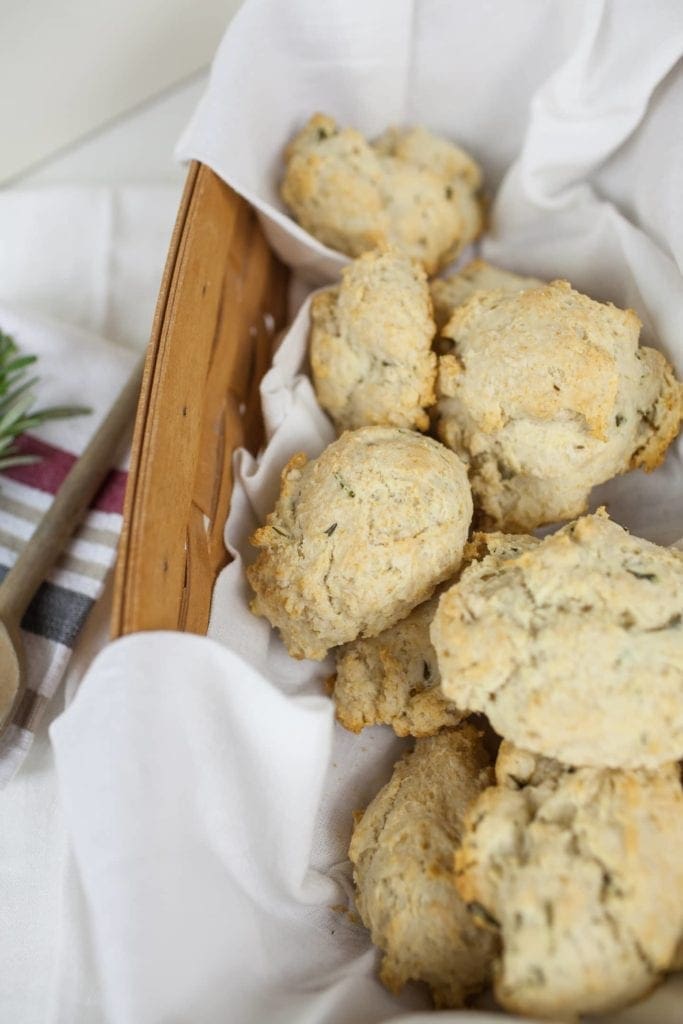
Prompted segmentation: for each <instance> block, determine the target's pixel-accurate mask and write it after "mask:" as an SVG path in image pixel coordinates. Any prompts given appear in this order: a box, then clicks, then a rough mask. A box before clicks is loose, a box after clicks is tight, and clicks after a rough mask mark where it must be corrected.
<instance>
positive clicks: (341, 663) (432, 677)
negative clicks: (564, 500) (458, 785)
mask: <svg viewBox="0 0 683 1024" xmlns="http://www.w3.org/2000/svg"><path fill="white" fill-rule="evenodd" d="M537 544H540V541H539V540H537V539H536V538H535V537H524V536H522V535H520V534H514V535H506V534H502V533H480V534H477V535H476V536H475V537H474V538H473V540H472V542H471V543H468V544H467V545H466V547H465V552H464V555H463V565H466V564H468V563H469V562H470V561H473V560H475V559H478V560H482V559H486V560H487V562H486V564H487V566H489V567H494V566H497V565H499V564H500V563H502V562H503V561H506V560H508V559H511V558H516V557H517V556H518V555H520V554H521V553H522V552H523V551H528V550H530V549H531V548H532V547H534V546H536V545H537ZM452 582H453V581H450V582H449V583H446V584H444V586H446V587H448V586H450V584H451V583H452ZM437 604H438V598H437V597H433V598H431V599H430V600H429V601H425V602H424V604H421V605H419V606H418V607H417V608H415V609H414V610H413V611H412V612H411V613H410V615H408V617H407V618H405V619H402V620H401V621H400V622H397V623H396V625H395V626H391V627H390V629H385V630H384V631H383V632H382V633H380V634H379V635H378V636H376V637H373V638H371V639H368V640H356V641H354V642H353V643H350V644H345V645H344V646H343V647H340V648H339V649H338V651H337V676H336V679H335V684H334V702H335V705H336V710H337V718H338V719H339V721H340V722H341V724H342V725H343V726H344V727H345V728H347V729H350V730H351V731H352V732H360V731H361V729H364V728H365V727H366V726H369V725H390V726H391V727H392V729H393V730H394V732H395V733H396V734H397V735H398V736H433V735H434V734H435V733H437V732H439V730H440V729H443V728H444V727H445V726H455V725H457V724H458V722H460V721H461V720H462V718H464V717H465V714H467V712H462V711H460V710H459V709H458V708H457V707H456V705H455V704H453V703H452V702H451V701H448V700H446V699H445V697H444V696H443V694H442V692H441V685H440V684H441V676H440V674H439V666H438V662H437V657H436V651H435V650H434V648H433V646H432V643H431V640H430V638H429V627H430V625H431V621H432V619H433V617H434V613H435V611H436V607H437Z"/></svg>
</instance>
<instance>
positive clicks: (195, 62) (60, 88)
mask: <svg viewBox="0 0 683 1024" xmlns="http://www.w3.org/2000/svg"><path fill="white" fill-rule="evenodd" d="M240 2H241V0H0V137H1V138H2V145H1V146H0V182H2V181H6V180H7V179H9V178H11V177H12V176H14V175H16V174H18V173H20V172H21V171H24V170H26V169H27V168H28V167H30V166H32V165H33V164H35V163H36V162H38V161H40V160H43V159H45V158H46V157H48V156H50V155H51V154H52V153H54V152H55V151H57V150H58V149H60V148H62V147H63V146H66V145H68V144H69V143H72V142H74V141H75V140H76V139H78V138H80V137H81V136H82V135H84V134H85V133H87V132H90V131H92V130H93V129H95V128H98V127H100V126H101V125H102V124H104V123H106V121H108V120H109V119H111V118H112V117H115V116H117V115H119V114H121V113H123V112H125V111H126V110H129V109H130V108H131V107H133V106H135V105H136V104H138V103H141V102H143V101H144V100H146V99H149V98H150V97H152V96H154V95H156V94H157V93H159V92H160V91H161V90H163V89H165V88H167V87H168V86H169V85H172V84H173V83H175V82H178V81H180V80H182V79H183V78H186V77H187V76H189V75H191V74H193V73H194V72H196V71H198V70H199V69H200V68H202V67H205V66H206V65H207V64H208V63H209V62H210V60H211V58H212V56H213V54H214V52H215V50H216V47H217V46H218V43H219V41H220V38H221V35H222V33H223V31H224V29H225V26H226V25H227V23H228V21H229V19H230V17H231V16H232V14H233V13H234V11H235V10H236V9H237V8H238V7H239V6H240Z"/></svg>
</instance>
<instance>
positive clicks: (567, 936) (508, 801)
mask: <svg viewBox="0 0 683 1024" xmlns="http://www.w3.org/2000/svg"><path fill="white" fill-rule="evenodd" d="M496 777H497V781H498V785H497V786H496V787H494V788H491V789H488V790H487V791H486V792H484V793H482V795H481V796H480V797H479V798H478V799H477V801H476V802H475V803H474V804H473V806H472V807H471V809H470V811H469V814H468V815H467V819H466V832H465V835H464V837H463V840H462V846H461V848H460V849H459V850H458V851H457V852H456V855H455V866H456V876H457V887H458V890H459V892H460V894H461V896H462V898H463V899H464V900H465V901H467V902H468V903H470V904H475V906H476V907H477V909H479V911H480V919H482V920H486V921H487V923H488V924H489V926H491V925H493V926H494V928H495V930H499V932H500V937H501V939H502V947H503V948H502V954H501V958H500V961H499V962H498V964H497V967H496V970H495V972H494V976H495V992H496V996H497V998H498V1000H499V1001H500V1002H501V1004H502V1005H503V1006H504V1007H505V1008H506V1009H508V1010H510V1011H511V1012H513V1013H519V1014H523V1015H527V1014H528V1015H531V1016H539V1017H543V1018H546V1017H547V1018H549V1019H553V1020H556V1019H573V1018H574V1017H575V1016H577V1015H578V1014H582V1013H604V1012H607V1011H608V1010H614V1009H618V1008H619V1007H621V1006H624V1005H626V1004H627V1003H630V1002H632V1001H633V1000H635V999H638V998H639V997H641V996H643V995H645V994H646V993H647V992H649V991H650V990H651V989H652V988H653V987H654V986H655V985H656V984H657V983H658V982H659V981H660V980H661V977H662V975H663V973H664V972H665V971H666V970H667V969H668V968H669V967H670V965H671V962H672V958H673V956H674V952H675V949H676V943H677V940H678V938H679V936H680V934H681V928H682V927H683V864H682V862H681V858H680V849H681V843H682V842H683V792H682V791H681V785H680V779H679V776H678V768H677V766H676V765H674V764H667V765H664V766H662V767H660V768H658V769H656V770H654V771H645V770H636V771H620V770H607V769H596V768H580V769H570V768H567V767H566V766H563V765H561V764H559V763H558V762H557V761H551V760H548V759H544V758H537V757H535V756H534V755H532V754H529V753H527V752H525V751H521V750H518V749H516V748H514V747H513V746H512V745H511V744H509V743H505V742H504V743H503V744H502V746H501V749H500V752H499V755H498V761H497V763H496Z"/></svg>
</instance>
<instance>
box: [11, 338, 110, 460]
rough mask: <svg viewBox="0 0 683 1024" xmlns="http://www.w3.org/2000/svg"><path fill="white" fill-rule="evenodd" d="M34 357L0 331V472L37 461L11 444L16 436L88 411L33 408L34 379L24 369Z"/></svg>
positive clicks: (68, 407)
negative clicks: (51, 421)
mask: <svg viewBox="0 0 683 1024" xmlns="http://www.w3.org/2000/svg"><path fill="white" fill-rule="evenodd" d="M35 362H37V356H34V355H22V354H21V353H20V351H19V348H18V346H17V344H16V342H15V341H14V338H12V337H11V335H9V334H6V333H5V332H4V331H3V330H2V329H0V469H7V468H9V467H10V466H28V465H31V463H34V462H40V456H38V455H24V454H22V453H21V452H20V451H19V450H18V448H17V446H16V445H15V441H16V439H17V437H18V436H19V435H20V434H23V433H25V431H27V430H32V429H33V428H34V427H39V426H40V425H41V424H43V423H45V422H47V421H48V420H56V419H65V418H67V417H70V416H84V415H87V414H88V413H90V412H91V411H92V410H91V409H88V408H87V407H86V406H83V405H51V406H47V407H45V408H43V409H35V408H34V407H33V405H34V402H35V394H34V392H33V388H34V386H35V385H36V384H37V383H38V377H35V376H34V377H28V376H27V370H28V367H29V366H32V365H33V364H34V363H35Z"/></svg>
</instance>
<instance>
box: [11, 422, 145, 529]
mask: <svg viewBox="0 0 683 1024" xmlns="http://www.w3.org/2000/svg"><path fill="white" fill-rule="evenodd" d="M16 447H17V449H18V451H19V452H20V453H21V454H22V455H39V456H40V459H41V461H40V462H36V463H34V464H33V465H31V466H14V467H12V468H11V469H6V470H4V472H5V473H6V475H7V476H8V477H10V478H11V479H12V480H16V481H17V483H20V484H25V485H26V486H27V487H35V488H36V489H37V490H39V491H45V492H46V493H47V494H56V493H57V491H58V490H59V487H60V486H61V483H62V481H63V480H64V477H65V476H66V475H67V473H68V472H69V470H70V469H71V467H72V466H73V464H74V462H75V461H76V458H77V456H75V455H72V454H71V452H67V451H65V450H64V449H63V448H55V446H54V445H51V444H46V443H45V441H39V440H38V438H37V437H31V436H30V434H22V435H21V437H18V438H17V441H16ZM127 479H128V474H127V473H122V472H121V471H120V470H118V469H113V470H112V471H111V473H109V475H108V476H107V478H106V480H105V481H104V483H103V484H102V487H101V488H100V490H99V492H98V494H97V496H96V498H95V500H94V501H93V503H92V505H91V508H96V509H98V510H99V511H100V512H119V513H120V512H122V511H123V498H124V495H125V493H126V481H127Z"/></svg>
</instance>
